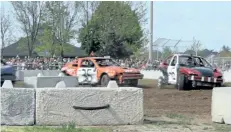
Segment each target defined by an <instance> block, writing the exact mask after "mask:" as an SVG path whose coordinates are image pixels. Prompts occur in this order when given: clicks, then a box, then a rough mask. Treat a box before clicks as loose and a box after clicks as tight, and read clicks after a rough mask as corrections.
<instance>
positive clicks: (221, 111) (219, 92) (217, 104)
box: [211, 87, 231, 124]
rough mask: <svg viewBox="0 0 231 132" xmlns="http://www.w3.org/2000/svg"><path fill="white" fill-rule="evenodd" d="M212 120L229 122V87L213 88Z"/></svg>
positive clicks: (230, 89)
mask: <svg viewBox="0 0 231 132" xmlns="http://www.w3.org/2000/svg"><path fill="white" fill-rule="evenodd" d="M211 114H212V121H213V122H218V123H226V124H231V87H218V88H213V92H212V110H211Z"/></svg>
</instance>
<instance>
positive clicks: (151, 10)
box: [149, 1, 158, 62]
mask: <svg viewBox="0 0 231 132" xmlns="http://www.w3.org/2000/svg"><path fill="white" fill-rule="evenodd" d="M149 40H150V41H149V61H150V62H152V61H153V60H152V59H153V58H152V57H153V56H152V51H153V49H152V46H153V45H152V44H153V1H150V39H149ZM157 52H158V51H157Z"/></svg>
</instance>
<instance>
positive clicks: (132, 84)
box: [130, 79, 139, 87]
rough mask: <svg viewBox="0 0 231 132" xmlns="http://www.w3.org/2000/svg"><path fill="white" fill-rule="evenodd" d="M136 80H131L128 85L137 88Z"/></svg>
mask: <svg viewBox="0 0 231 132" xmlns="http://www.w3.org/2000/svg"><path fill="white" fill-rule="evenodd" d="M138 82H139V81H138V80H137V79H136V80H132V81H131V83H130V85H131V86H132V87H137V86H138Z"/></svg>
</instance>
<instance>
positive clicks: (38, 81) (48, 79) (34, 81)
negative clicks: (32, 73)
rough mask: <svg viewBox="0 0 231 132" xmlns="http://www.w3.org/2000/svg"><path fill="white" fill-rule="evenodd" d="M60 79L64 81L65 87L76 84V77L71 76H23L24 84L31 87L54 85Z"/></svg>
mask: <svg viewBox="0 0 231 132" xmlns="http://www.w3.org/2000/svg"><path fill="white" fill-rule="evenodd" d="M60 81H64V83H65V84H66V86H67V87H77V86H78V79H77V77H72V76H63V77H61V76H41V77H24V82H25V84H26V85H28V86H29V87H33V88H44V87H55V86H56V84H57V83H58V82H60Z"/></svg>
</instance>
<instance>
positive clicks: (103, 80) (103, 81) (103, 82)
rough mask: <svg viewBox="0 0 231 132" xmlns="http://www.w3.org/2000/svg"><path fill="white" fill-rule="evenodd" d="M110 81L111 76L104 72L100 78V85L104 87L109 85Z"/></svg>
mask: <svg viewBox="0 0 231 132" xmlns="http://www.w3.org/2000/svg"><path fill="white" fill-rule="evenodd" d="M109 81H110V78H109V76H108V75H107V74H104V75H103V76H102V77H101V79H100V85H101V86H102V87H107V85H108V83H109Z"/></svg>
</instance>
